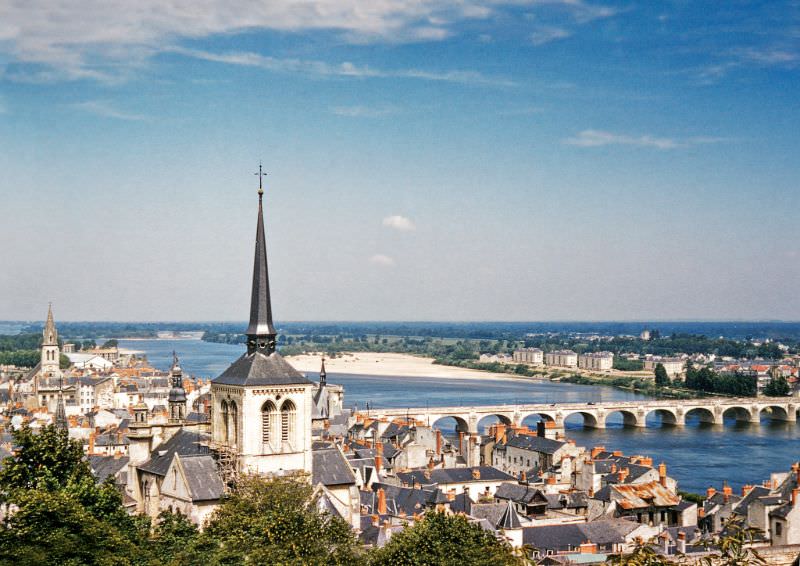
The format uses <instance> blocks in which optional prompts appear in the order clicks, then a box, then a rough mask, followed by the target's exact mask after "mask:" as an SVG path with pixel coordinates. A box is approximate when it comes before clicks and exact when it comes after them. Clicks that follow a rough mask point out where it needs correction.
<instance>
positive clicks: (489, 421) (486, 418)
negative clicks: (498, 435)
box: [476, 413, 512, 433]
mask: <svg viewBox="0 0 800 566" xmlns="http://www.w3.org/2000/svg"><path fill="white" fill-rule="evenodd" d="M496 423H500V424H504V425H506V426H511V424H512V422H511V419H510V418H508V417H507V416H506V415H503V414H500V413H492V414H486V415H481V416H480V418H479V419H478V422H477V424H476V426H477V428H478V432H479V433H483V432H485V431H486V429H488V428H489V427H490V426H492V425H493V424H496Z"/></svg>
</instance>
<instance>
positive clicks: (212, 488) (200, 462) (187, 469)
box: [178, 454, 225, 501]
mask: <svg viewBox="0 0 800 566" xmlns="http://www.w3.org/2000/svg"><path fill="white" fill-rule="evenodd" d="M178 457H179V458H180V462H181V466H182V467H183V472H184V474H185V475H186V482H187V483H188V485H189V495H190V496H191V498H192V501H216V500H217V499H219V498H220V497H222V493H223V490H224V488H225V486H224V484H223V483H222V478H220V476H219V472H218V470H217V462H216V461H215V460H214V457H213V456H211V455H210V454H206V455H204V456H195V455H191V456H181V455H179V456H178Z"/></svg>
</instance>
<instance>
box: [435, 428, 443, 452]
mask: <svg viewBox="0 0 800 566" xmlns="http://www.w3.org/2000/svg"><path fill="white" fill-rule="evenodd" d="M436 454H437V455H438V456H441V455H442V431H441V430H439V429H438V428H437V429H436Z"/></svg>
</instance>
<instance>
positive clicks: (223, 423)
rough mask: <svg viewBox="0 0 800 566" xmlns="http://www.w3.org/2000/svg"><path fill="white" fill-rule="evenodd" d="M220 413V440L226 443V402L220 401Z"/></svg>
mask: <svg viewBox="0 0 800 566" xmlns="http://www.w3.org/2000/svg"><path fill="white" fill-rule="evenodd" d="M219 409H220V413H221V415H222V440H223V441H225V442H227V441H228V414H229V411H228V402H227V401H224V400H223V401H222V404H221V405H220V408H219Z"/></svg>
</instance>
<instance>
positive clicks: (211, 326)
mask: <svg viewBox="0 0 800 566" xmlns="http://www.w3.org/2000/svg"><path fill="white" fill-rule="evenodd" d="M56 322H57V324H58V328H59V332H60V333H62V334H64V336H70V337H75V336H77V337H87V338H97V337H120V336H139V337H154V336H156V333H157V332H158V331H174V332H182V331H207V332H209V333H211V334H241V333H242V332H243V330H244V329H245V328H246V327H247V323H246V322H244V321H242V322H180V321H172V322H170V321H166V322H64V321H58V320H56ZM19 324H21V325H22V326H23V330H22V331H23V332H41V330H42V326H43V324H44V323H43V322H37V323H19ZM643 329H652V330H654V331H655V333H656V334H660V335H661V336H673V335H676V336H723V337H725V338H727V339H730V340H739V341H748V340H749V339H750V338H758V339H764V338H770V339H772V340H776V341H782V342H784V343H790V344H797V343H798V341H800V323H798V322H769V321H768V322H659V323H652V322H613V321H612V322H349V321H343V322H319V321H308V322H282V323H280V324H279V325H278V330H279V332H281V333H286V334H322V335H341V336H346V337H351V338H352V337H355V336H360V335H363V334H367V335H373V334H380V335H383V336H415V337H431V338H436V337H446V338H460V339H471V340H480V339H489V340H492V339H503V340H523V339H525V338H526V336H527V335H529V334H555V335H567V334H575V333H580V334H584V335H589V334H597V335H600V336H619V335H631V336H638V335H639V333H640V332H641V331H642V330H643ZM711 340H713V339H711Z"/></svg>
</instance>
